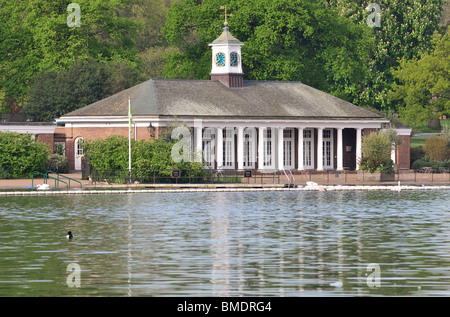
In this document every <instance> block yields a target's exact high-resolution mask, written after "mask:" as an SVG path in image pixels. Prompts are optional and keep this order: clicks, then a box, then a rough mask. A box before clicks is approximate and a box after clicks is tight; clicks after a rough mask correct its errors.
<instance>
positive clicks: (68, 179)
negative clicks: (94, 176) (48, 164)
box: [47, 171, 83, 189]
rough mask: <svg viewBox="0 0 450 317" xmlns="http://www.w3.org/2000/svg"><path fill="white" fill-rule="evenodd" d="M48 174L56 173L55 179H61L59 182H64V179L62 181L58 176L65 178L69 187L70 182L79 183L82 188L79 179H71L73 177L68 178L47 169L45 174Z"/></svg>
mask: <svg viewBox="0 0 450 317" xmlns="http://www.w3.org/2000/svg"><path fill="white" fill-rule="evenodd" d="M49 174H53V175H56V178H57V180H58V181H61V182H63V183H64V181H62V180H61V179H60V178H64V179H65V180H67V181H68V188H69V189H70V182H75V183H78V184H79V185H80V189H81V188H83V184H82V183H81V182H80V181H78V180H76V179H73V178H70V177H67V176H64V175H62V174H58V173H55V172H51V171H48V172H47V176H48V175H49Z"/></svg>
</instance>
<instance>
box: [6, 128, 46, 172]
mask: <svg viewBox="0 0 450 317" xmlns="http://www.w3.org/2000/svg"><path fill="white" fill-rule="evenodd" d="M0 149H1V151H0V179H9V178H30V177H31V174H32V173H33V172H34V171H37V172H41V173H44V172H46V164H47V157H48V155H49V153H50V150H49V149H48V146H47V145H46V144H44V143H41V142H37V141H35V140H34V138H32V136H31V135H30V134H19V133H15V132H0Z"/></svg>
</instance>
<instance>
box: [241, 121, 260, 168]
mask: <svg viewBox="0 0 450 317" xmlns="http://www.w3.org/2000/svg"><path fill="white" fill-rule="evenodd" d="M257 134H258V132H257V131H256V129H255V128H245V129H244V168H247V169H254V168H255V167H256V151H257V144H256V135H257Z"/></svg>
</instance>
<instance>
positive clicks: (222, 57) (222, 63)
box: [216, 52, 225, 67]
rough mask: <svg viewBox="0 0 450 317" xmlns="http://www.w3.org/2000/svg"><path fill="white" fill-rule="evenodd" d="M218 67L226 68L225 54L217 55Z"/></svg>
mask: <svg viewBox="0 0 450 317" xmlns="http://www.w3.org/2000/svg"><path fill="white" fill-rule="evenodd" d="M216 65H217V67H223V66H225V54H224V53H222V52H219V53H217V54H216Z"/></svg>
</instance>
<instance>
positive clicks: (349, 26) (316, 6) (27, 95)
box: [0, 0, 450, 125]
mask: <svg viewBox="0 0 450 317" xmlns="http://www.w3.org/2000/svg"><path fill="white" fill-rule="evenodd" d="M374 2H375V3H376V4H378V5H379V8H380V16H379V17H380V25H379V26H377V27H369V26H368V25H367V21H368V18H370V16H371V15H373V12H372V11H370V10H367V7H368V5H369V4H370V3H374ZM70 3H71V1H53V0H45V1H43V0H30V1H16V0H3V1H0V38H1V41H0V112H17V113H18V112H23V111H24V110H25V109H26V111H27V112H30V113H33V114H35V115H37V117H38V119H39V120H45V121H48V120H53V118H55V117H58V116H60V115H61V113H64V112H68V111H72V110H74V108H76V107H82V106H84V105H85V104H86V103H91V102H94V101H96V100H98V99H101V98H104V97H105V96H106V95H110V94H114V93H115V92H117V91H120V90H123V89H125V88H127V87H129V86H130V85H134V84H136V83H138V82H140V81H143V80H146V79H149V78H189V79H207V78H209V71H210V67H211V50H210V48H209V47H208V44H209V43H210V42H211V41H213V40H214V39H215V38H217V37H218V36H219V35H220V33H221V32H222V27H223V22H224V17H223V14H224V11H223V10H221V8H220V7H221V6H223V5H225V4H226V5H227V7H228V14H230V15H229V16H228V21H229V25H230V28H231V31H232V33H233V35H235V36H236V37H237V38H238V39H239V40H241V41H242V42H244V44H245V45H244V47H243V52H242V53H243V56H242V57H243V59H242V61H243V67H244V73H245V78H246V79H255V80H291V81H297V80H298V81H302V82H304V83H305V84H308V85H311V86H313V87H315V88H317V89H320V90H323V91H325V92H328V93H331V94H333V95H335V96H337V97H340V98H343V99H345V100H347V101H350V102H353V103H354V104H356V105H360V106H369V107H372V108H376V109H379V110H383V111H384V112H386V111H388V110H389V111H391V112H392V111H399V112H400V114H401V115H402V118H404V119H405V120H407V123H409V124H411V125H420V124H422V123H423V121H424V120H426V118H429V117H430V113H432V116H433V117H436V116H437V115H438V113H443V112H445V111H447V112H448V107H447V106H445V105H447V104H448V102H447V101H446V99H445V96H444V95H445V93H447V94H448V90H445V89H446V88H445V87H448V85H449V79H448V76H447V75H446V74H445V73H443V72H442V70H446V69H447V68H448V66H447V64H445V63H446V62H445V60H446V61H447V62H448V55H449V54H448V42H449V39H448V36H446V37H442V36H441V38H440V40H439V41H437V40H436V41H435V42H432V37H433V34H434V33H435V32H436V31H437V32H439V34H440V35H442V34H443V33H444V31H442V30H441V29H440V27H439V21H440V19H441V13H442V10H443V8H444V9H446V11H445V12H446V14H447V15H448V14H449V13H448V12H450V11H449V10H448V8H449V6H450V5H449V4H445V0H423V1H418V0H406V1H404V0H379V1H372V0H357V1H351V0H326V1H323V0H272V1H266V0H227V1H225V2H224V1H221V0H201V1H198V0H151V1H148V0H78V1H76V3H77V4H79V6H80V8H81V24H80V26H79V27H70V26H69V25H68V24H67V18H68V16H69V12H68V11H67V6H68V5H69V4H70ZM445 21H448V17H447V18H446V20H444V24H445V23H446V22H445ZM447 23H448V22H447ZM436 39H439V36H438V35H436ZM445 54H446V55H447V58H445ZM441 57H442V58H441ZM86 60H95V62H93V63H87V64H83V62H85V61H86ZM437 61H439V62H437ZM88 64H92V65H88ZM80 65H81V66H80ZM429 66H430V67H429ZM436 70H437V71H436ZM89 72H91V73H92V78H87V74H89ZM447 72H448V71H447ZM410 73H411V75H408V74H410ZM137 74H139V75H140V76H137ZM415 74H417V77H415V78H414V79H412V78H411V76H413V75H414V76H415ZM422 75H423V76H422ZM436 76H437V77H436ZM433 78H439V79H438V80H437V81H438V84H436V83H433ZM56 79H57V80H56ZM441 79H442V80H441ZM101 81H103V83H104V84H103V85H101V84H98V83H99V82H101ZM394 83H396V84H395V85H394ZM411 83H413V84H411ZM433 84H434V86H433V87H431V86H432V85H433ZM421 85H422V86H424V87H426V88H424V89H422V87H421ZM419 86H420V87H419ZM438 86H439V87H440V88H439V87H438ZM71 87H72V88H73V89H72V90H71ZM417 88H420V89H417ZM441 88H442V89H444V90H442V89H441ZM439 89H440V90H439ZM414 90H416V91H417V93H416V94H412V93H409V92H410V91H414ZM431 90H433V91H431ZM390 91H392V93H389V92H390ZM406 91H408V93H406ZM436 91H437V92H436ZM430 94H431V99H429V96H430ZM427 99H428V101H431V106H429V105H427V104H426V103H425V100H427ZM56 100H57V101H56ZM415 100H420V103H419V102H415ZM447 100H448V99H447ZM27 105H28V106H27ZM25 106H26V107H25ZM446 107H447V108H446ZM430 109H431V110H430ZM436 109H437V110H436ZM445 109H447V110H445Z"/></svg>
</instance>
